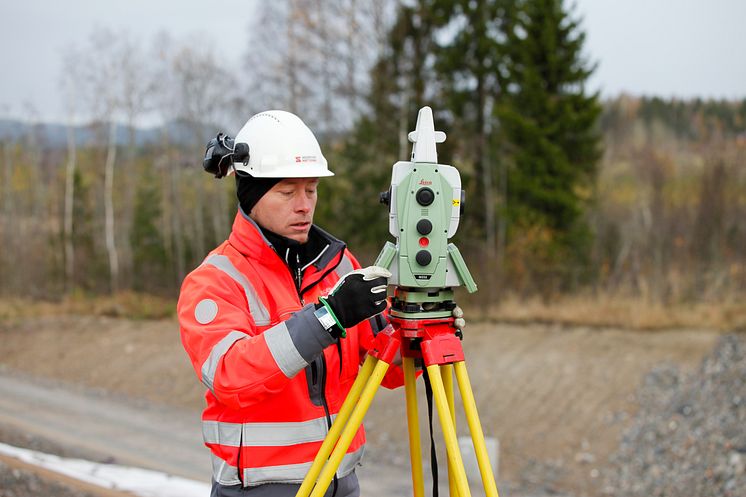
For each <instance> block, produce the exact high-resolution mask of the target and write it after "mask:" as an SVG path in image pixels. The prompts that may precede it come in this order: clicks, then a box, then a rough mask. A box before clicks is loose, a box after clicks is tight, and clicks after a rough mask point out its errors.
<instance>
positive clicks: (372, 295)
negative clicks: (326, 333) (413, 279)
mask: <svg viewBox="0 0 746 497" xmlns="http://www.w3.org/2000/svg"><path fill="white" fill-rule="evenodd" d="M390 277H391V273H390V272H389V271H388V270H387V269H384V268H382V267H378V266H370V267H366V268H364V269H357V270H355V271H352V272H350V273H347V274H346V275H344V276H343V277H342V279H341V280H339V281H338V282H337V284H336V285H335V286H334V288H332V291H331V292H330V293H329V296H328V297H325V299H326V301H327V302H328V303H329V306H330V307H331V309H332V311H333V312H334V314H335V315H336V317H337V320H338V321H339V324H341V325H342V326H343V327H345V328H349V327H351V326H355V325H356V324H358V323H359V322H361V321H363V320H365V319H368V318H372V317H373V316H375V315H376V314H380V313H382V312H383V311H384V310H385V309H386V285H387V279H388V278H390Z"/></svg>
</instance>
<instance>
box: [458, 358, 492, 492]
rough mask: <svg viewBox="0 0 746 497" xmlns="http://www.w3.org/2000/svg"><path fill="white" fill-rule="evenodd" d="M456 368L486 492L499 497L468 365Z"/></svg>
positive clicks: (463, 363) (462, 362) (460, 362)
mask: <svg viewBox="0 0 746 497" xmlns="http://www.w3.org/2000/svg"><path fill="white" fill-rule="evenodd" d="M454 367H455V369H456V381H458V387H459V390H460V391H461V398H462V400H463V401H464V413H465V414H466V421H467V423H469V431H470V432H471V440H472V442H473V443H474V452H475V453H476V456H477V463H479V473H480V474H481V475H482V484H483V485H484V492H485V494H486V495H487V497H498V494H497V485H496V484H495V476H494V475H493V474H492V466H491V465H490V460H489V456H488V455H487V447H486V445H485V443H484V433H482V425H481V424H480V422H479V415H478V414H477V403H476V402H475V400H474V392H472V390H471V383H470V382H469V374H468V373H467V372H466V363H465V362H464V361H459V362H456V363H454Z"/></svg>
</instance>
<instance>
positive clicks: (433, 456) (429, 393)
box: [422, 368, 438, 497]
mask: <svg viewBox="0 0 746 497" xmlns="http://www.w3.org/2000/svg"><path fill="white" fill-rule="evenodd" d="M422 377H423V379H424V380H425V398H426V399H427V421H428V424H429V426H430V469H431V470H432V474H433V497H438V455H437V453H436V452H435V437H434V436H433V387H432V385H431V384H430V376H429V375H428V374H427V368H423V370H422Z"/></svg>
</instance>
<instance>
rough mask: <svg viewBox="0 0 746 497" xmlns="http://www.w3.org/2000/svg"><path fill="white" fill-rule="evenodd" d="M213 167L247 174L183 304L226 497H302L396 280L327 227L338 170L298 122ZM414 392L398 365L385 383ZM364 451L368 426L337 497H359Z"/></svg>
mask: <svg viewBox="0 0 746 497" xmlns="http://www.w3.org/2000/svg"><path fill="white" fill-rule="evenodd" d="M221 151H222V152H221ZM207 156H208V157H206V169H210V170H211V171H212V172H215V173H216V176H217V177H221V176H224V175H225V174H227V173H228V170H229V168H232V169H233V170H234V172H235V174H236V181H237V193H238V199H239V211H238V213H237V215H236V218H235V222H234V224H233V229H232V231H231V234H230V236H229V238H228V240H226V241H225V242H224V243H222V244H221V245H220V246H219V247H217V248H216V249H215V250H213V251H212V252H210V254H209V255H208V256H207V258H206V259H205V260H204V262H203V263H202V264H201V265H200V266H199V267H198V268H197V269H195V270H194V271H192V272H191V273H190V274H189V275H188V276H187V277H186V278H185V280H184V283H183V285H182V288H181V295H180V297H179V303H178V316H179V323H180V326H181V338H182V342H183V344H184V348H185V349H186V351H187V353H188V354H189V357H190V359H191V361H192V364H193V366H194V369H195V371H196V373H197V376H198V377H199V379H200V380H201V381H202V382H203V383H204V384H205V386H206V387H207V392H206V401H207V408H206V409H205V411H204V413H203V416H202V424H203V428H202V429H203V436H204V440H205V444H206V445H207V447H209V448H210V450H211V455H212V462H213V487H212V496H213V497H218V496H236V495H244V494H248V495H249V496H256V497H258V496H293V495H295V493H296V491H297V490H298V488H299V484H300V482H301V481H302V480H303V478H304V476H305V475H306V473H307V471H308V469H309V468H310V465H311V462H312V461H313V458H314V456H315V455H316V453H317V451H318V449H319V447H320V446H321V442H322V441H323V439H324V437H325V435H326V434H327V432H328V429H329V427H330V426H331V422H332V421H333V418H334V416H335V415H336V414H337V412H338V411H339V409H340V407H341V404H342V402H343V401H344V399H345V397H346V396H347V393H348V391H349V389H350V387H351V386H352V383H353V381H354V380H355V377H356V375H357V372H358V368H359V365H360V361H361V359H362V357H363V356H364V354H365V351H366V350H367V349H368V348H369V347H370V346H371V345H372V342H373V338H374V336H375V333H377V332H378V331H380V329H382V328H383V326H384V325H385V319H384V318H383V317H382V316H380V313H381V312H383V311H384V310H385V308H386V281H387V278H388V277H389V276H390V273H389V272H388V271H386V270H385V269H382V268H378V267H369V268H365V269H360V265H359V264H358V262H357V260H355V258H354V257H353V256H352V254H351V253H350V252H349V251H348V250H347V248H346V246H345V244H344V243H343V242H342V241H340V240H338V239H336V238H334V237H333V236H332V235H330V234H329V233H327V232H325V231H324V230H322V229H321V228H319V227H317V226H316V225H314V224H313V214H314V209H315V207H316V201H317V193H316V192H317V186H318V182H319V178H321V177H327V176H333V173H332V172H331V171H330V170H329V169H328V167H327V162H326V159H325V158H324V156H323V155H322V153H321V149H320V148H319V144H318V142H317V141H316V138H315V137H314V136H313V133H311V131H310V130H309V129H308V127H306V125H305V124H303V122H302V121H301V120H300V119H299V118H298V117H297V116H295V115H293V114H291V113H288V112H283V111H268V112H262V113H260V114H257V115H255V116H254V117H252V118H251V119H249V121H248V122H247V123H246V124H245V125H244V127H243V128H242V129H241V131H239V133H238V135H237V136H236V139H235V144H232V143H231V141H230V139H228V138H225V137H223V136H222V135H219V136H218V139H217V140H213V141H212V142H211V143H210V146H209V147H208V152H207ZM208 162H209V163H210V164H209V167H208V165H207V163H208ZM401 384H403V377H402V374H401V370H400V369H399V368H397V367H392V368H391V369H390V370H389V374H388V375H387V377H386V378H385V379H384V386H387V387H396V386H400V385H401ZM364 444H365V434H364V430H363V428H362V427H361V428H360V430H359V431H358V433H357V434H356V436H355V438H354V440H353V442H352V444H351V445H350V448H349V449H348V451H347V454H346V456H345V458H344V460H343V461H342V464H341V465H340V467H339V470H338V472H337V477H335V481H334V483H333V484H332V485H331V486H330V488H329V490H328V491H327V495H329V496H331V495H336V496H338V497H348V496H349V497H351V496H357V495H359V485H358V482H357V477H356V475H355V467H356V465H358V464H359V463H360V461H361V458H362V455H363V450H364Z"/></svg>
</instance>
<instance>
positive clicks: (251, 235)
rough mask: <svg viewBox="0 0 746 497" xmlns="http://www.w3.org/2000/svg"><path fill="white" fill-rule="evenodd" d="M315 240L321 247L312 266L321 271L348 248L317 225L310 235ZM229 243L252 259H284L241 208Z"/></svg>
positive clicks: (312, 228) (265, 260)
mask: <svg viewBox="0 0 746 497" xmlns="http://www.w3.org/2000/svg"><path fill="white" fill-rule="evenodd" d="M308 236H309V237H311V238H313V240H314V245H315V246H318V247H319V253H318V255H316V256H315V257H313V258H312V265H313V266H314V267H315V268H316V269H317V270H319V269H321V268H324V267H326V266H327V265H329V264H330V263H332V262H333V261H335V260H338V259H339V253H340V252H342V251H343V250H344V249H345V248H346V244H345V243H344V242H343V241H341V240H339V239H338V238H335V237H334V236H332V235H331V234H329V233H327V232H326V231H324V230H323V229H321V228H319V227H318V226H316V225H315V224H314V225H312V226H311V230H310V231H309V234H308ZM228 242H229V243H230V244H231V245H232V246H233V247H235V248H236V250H238V251H239V252H240V253H241V254H243V255H244V256H246V257H248V258H251V259H258V260H261V261H264V262H268V261H273V260H275V259H278V260H280V261H281V262H283V264H284V261H282V259H281V258H280V256H279V255H278V254H277V253H276V252H275V250H274V248H273V247H272V243H270V241H269V240H268V239H267V237H266V236H264V234H263V233H262V230H261V229H260V228H259V225H257V224H256V221H254V220H253V219H251V218H250V217H249V216H248V215H247V214H246V213H245V212H244V211H243V209H241V206H240V205H239V207H238V212H237V213H236V218H235V220H234V221H233V229H232V230H231V234H230V236H229V237H228Z"/></svg>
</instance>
